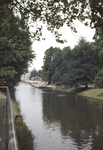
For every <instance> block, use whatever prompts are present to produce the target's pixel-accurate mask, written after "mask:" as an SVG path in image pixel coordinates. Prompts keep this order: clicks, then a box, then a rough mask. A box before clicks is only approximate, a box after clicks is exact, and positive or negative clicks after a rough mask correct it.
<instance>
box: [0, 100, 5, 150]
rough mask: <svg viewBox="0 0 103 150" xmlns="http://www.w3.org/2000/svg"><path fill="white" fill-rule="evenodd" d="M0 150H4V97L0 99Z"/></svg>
mask: <svg viewBox="0 0 103 150" xmlns="http://www.w3.org/2000/svg"><path fill="white" fill-rule="evenodd" d="M0 150H6V99H0Z"/></svg>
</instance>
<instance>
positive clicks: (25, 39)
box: [0, 6, 35, 87]
mask: <svg viewBox="0 0 103 150" xmlns="http://www.w3.org/2000/svg"><path fill="white" fill-rule="evenodd" d="M6 8H7V7H6V6H3V7H2V6H0V10H2V13H4V14H3V15H4V16H3V17H1V18H0V84H1V85H8V86H10V87H12V86H14V85H16V84H17V83H18V82H19V81H20V78H21V76H22V74H24V73H26V72H27V68H28V66H29V62H32V59H33V58H34V57H35V55H34V53H33V51H32V49H31V44H32V43H31V40H30V36H29V35H30V33H29V31H28V28H27V26H26V24H25V23H22V22H21V19H20V18H19V17H15V15H14V14H13V13H12V14H11V13H9V10H8V9H6Z"/></svg>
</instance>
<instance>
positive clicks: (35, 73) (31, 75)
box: [29, 69, 38, 80]
mask: <svg viewBox="0 0 103 150" xmlns="http://www.w3.org/2000/svg"><path fill="white" fill-rule="evenodd" d="M37 75H38V72H37V70H36V69H34V70H33V71H31V73H30V77H29V79H30V80H31V78H35V77H36V76H37Z"/></svg>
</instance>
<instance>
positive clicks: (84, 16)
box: [0, 0, 103, 43]
mask: <svg viewBox="0 0 103 150" xmlns="http://www.w3.org/2000/svg"><path fill="white" fill-rule="evenodd" d="M0 4H1V5H6V6H7V7H8V8H9V11H10V12H11V10H13V11H14V12H17V13H19V14H20V16H21V18H22V21H24V22H26V23H28V20H29V17H30V16H31V19H32V21H33V23H34V24H35V22H36V21H37V20H38V21H40V22H41V21H42V22H43V23H44V24H47V29H48V30H49V31H51V32H52V33H53V32H54V33H55V38H56V41H58V42H61V43H63V42H64V41H65V40H61V38H60V34H59V33H58V29H59V28H61V27H62V26H63V25H64V24H67V26H68V27H70V28H71V29H72V30H73V31H74V32H76V29H75V27H74V25H73V21H74V20H76V19H77V20H80V21H81V22H83V23H84V24H85V25H86V26H87V25H89V26H91V27H92V28H95V29H97V30H98V28H101V30H102V33H103V1H102V0H88V1H87V0H78V1H77V0H71V1H70V0H59V1H58V0H41V1H39V2H38V1H36V0H19V1H17V0H1V1H0ZM0 16H1V14H0ZM88 19H89V20H90V21H89V22H88ZM41 35H42V26H38V28H37V30H36V31H34V34H32V36H33V37H34V39H36V40H39V39H40V36H41Z"/></svg>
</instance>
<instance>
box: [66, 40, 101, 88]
mask: <svg viewBox="0 0 103 150" xmlns="http://www.w3.org/2000/svg"><path fill="white" fill-rule="evenodd" d="M72 52H73V58H72V60H71V62H70V71H69V72H68V83H69V85H70V86H78V85H79V84H82V85H85V86H86V87H87V84H89V83H93V80H94V77H95V75H96V73H97V72H98V70H99V65H98V55H97V54H96V53H95V50H94V49H93V48H92V44H90V43H88V42H86V41H85V40H84V39H81V40H80V41H79V44H78V45H77V46H75V48H74V49H73V51H72ZM96 58H97V59H96ZM94 60H95V61H94Z"/></svg>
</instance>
